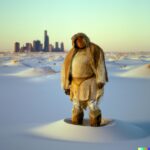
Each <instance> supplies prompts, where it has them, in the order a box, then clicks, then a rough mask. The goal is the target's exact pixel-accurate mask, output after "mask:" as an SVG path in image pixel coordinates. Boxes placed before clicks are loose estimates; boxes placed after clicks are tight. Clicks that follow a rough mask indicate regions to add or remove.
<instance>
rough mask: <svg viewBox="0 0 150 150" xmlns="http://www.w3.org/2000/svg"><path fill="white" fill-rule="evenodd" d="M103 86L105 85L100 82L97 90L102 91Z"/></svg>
mask: <svg viewBox="0 0 150 150" xmlns="http://www.w3.org/2000/svg"><path fill="white" fill-rule="evenodd" d="M104 85H105V83H102V82H100V83H98V84H97V86H98V88H99V89H102V88H103V87H104Z"/></svg>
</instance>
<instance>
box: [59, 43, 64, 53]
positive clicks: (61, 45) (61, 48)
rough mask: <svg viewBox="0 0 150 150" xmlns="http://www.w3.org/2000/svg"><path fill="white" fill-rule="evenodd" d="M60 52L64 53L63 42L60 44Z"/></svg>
mask: <svg viewBox="0 0 150 150" xmlns="http://www.w3.org/2000/svg"><path fill="white" fill-rule="evenodd" d="M60 50H61V51H62V52H64V43H63V42H61V43H60Z"/></svg>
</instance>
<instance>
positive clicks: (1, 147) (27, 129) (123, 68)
mask: <svg viewBox="0 0 150 150" xmlns="http://www.w3.org/2000/svg"><path fill="white" fill-rule="evenodd" d="M65 55H66V53H21V54H15V53H0V150H34V149H35V150H41V149H43V150H51V149H54V150H55V149H76V150H77V149H87V150H88V149H102V150H105V149H113V150H120V149H121V150H130V149H135V150H136V149H137V148H138V147H140V146H141V147H142V146H143V147H148V146H150V109H149V107H150V52H141V53H140V52H137V53H115V52H109V53H105V56H106V65H107V69H108V76H109V82H108V83H107V84H106V86H105V93H104V96H103V97H102V98H101V102H100V108H101V110H102V113H103V118H107V119H110V120H113V121H112V122H111V123H109V124H107V125H105V126H101V127H97V128H94V127H90V126H89V125H87V124H86V123H85V125H84V126H76V125H72V124H70V123H69V121H66V120H69V119H67V118H70V117H71V109H72V103H71V101H70V100H69V97H68V96H67V95H65V94H64V92H63V91H62V89H61V86H60V69H61V64H62V62H63V60H64V57H65ZM85 118H86V119H88V110H87V111H86V112H85ZM85 121H86V120H85ZM87 121H88V120H87Z"/></svg>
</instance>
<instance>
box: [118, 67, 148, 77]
mask: <svg viewBox="0 0 150 150" xmlns="http://www.w3.org/2000/svg"><path fill="white" fill-rule="evenodd" d="M116 75H117V76H120V77H131V78H150V64H145V65H142V66H138V67H136V68H134V69H131V70H129V71H127V72H124V73H119V74H116Z"/></svg>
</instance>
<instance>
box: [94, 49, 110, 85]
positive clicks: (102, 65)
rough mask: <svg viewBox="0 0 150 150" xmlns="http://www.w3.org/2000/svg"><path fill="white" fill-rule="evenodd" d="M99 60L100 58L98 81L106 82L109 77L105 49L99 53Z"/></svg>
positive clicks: (97, 70)
mask: <svg viewBox="0 0 150 150" xmlns="http://www.w3.org/2000/svg"><path fill="white" fill-rule="evenodd" d="M99 55H100V56H99V60H98V65H97V69H96V72H97V76H96V82H97V83H100V82H101V83H106V82H107V81H108V77H107V70H106V66H105V56H104V52H103V50H102V51H101V52H100V54H99Z"/></svg>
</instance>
